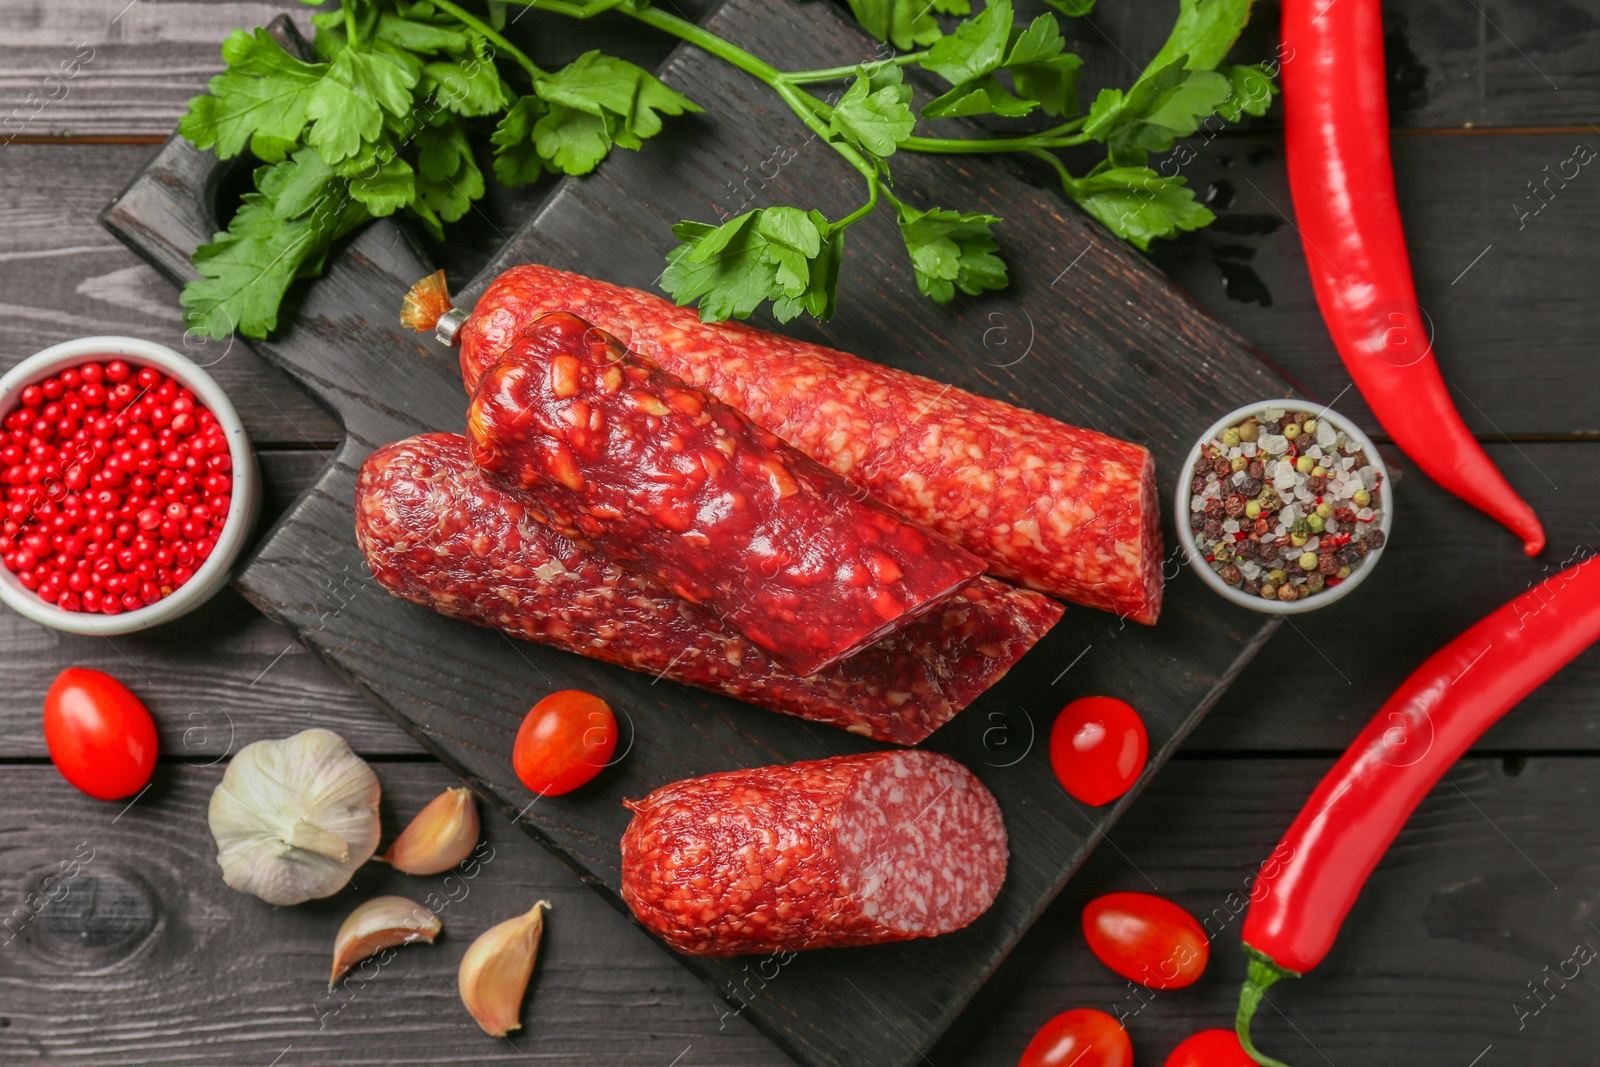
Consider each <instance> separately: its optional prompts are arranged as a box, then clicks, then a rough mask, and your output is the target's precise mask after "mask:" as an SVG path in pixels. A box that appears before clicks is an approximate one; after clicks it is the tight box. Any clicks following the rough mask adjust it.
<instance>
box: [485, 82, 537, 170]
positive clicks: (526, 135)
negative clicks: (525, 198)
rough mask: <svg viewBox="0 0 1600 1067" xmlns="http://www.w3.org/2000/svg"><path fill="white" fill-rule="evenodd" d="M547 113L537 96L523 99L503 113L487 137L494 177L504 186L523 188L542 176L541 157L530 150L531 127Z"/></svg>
mask: <svg viewBox="0 0 1600 1067" xmlns="http://www.w3.org/2000/svg"><path fill="white" fill-rule="evenodd" d="M548 110H549V108H548V107H547V106H546V105H545V102H544V101H543V100H540V99H539V98H538V97H537V96H524V97H522V98H521V99H519V100H518V101H517V102H516V103H514V104H512V105H511V106H510V107H509V108H507V109H506V113H505V114H504V115H502V116H501V118H500V121H499V123H498V124H496V126H495V128H494V133H492V134H490V135H489V141H490V143H491V144H493V145H494V174H495V177H497V178H499V179H500V180H501V181H502V182H504V183H505V184H506V185H526V184H528V183H529V182H531V181H536V180H537V179H538V177H539V175H541V174H543V173H544V171H545V169H546V168H545V162H544V157H543V156H541V155H540V154H539V152H538V149H536V148H535V147H534V143H533V127H534V124H535V123H536V122H538V121H539V119H540V118H542V117H543V116H544V114H545V112H546V111H548Z"/></svg>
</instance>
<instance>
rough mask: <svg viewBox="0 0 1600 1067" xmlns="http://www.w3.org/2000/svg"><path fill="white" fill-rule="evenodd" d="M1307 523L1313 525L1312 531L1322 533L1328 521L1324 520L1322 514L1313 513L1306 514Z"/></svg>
mask: <svg viewBox="0 0 1600 1067" xmlns="http://www.w3.org/2000/svg"><path fill="white" fill-rule="evenodd" d="M1306 525H1307V526H1309V527H1311V532H1312V533H1321V532H1322V528H1323V527H1324V526H1326V525H1327V523H1325V522H1323V521H1322V516H1321V515H1314V514H1313V515H1307V516H1306Z"/></svg>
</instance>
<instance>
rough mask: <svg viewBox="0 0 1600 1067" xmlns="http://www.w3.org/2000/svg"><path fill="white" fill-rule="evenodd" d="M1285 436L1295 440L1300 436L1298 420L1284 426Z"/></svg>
mask: <svg viewBox="0 0 1600 1067" xmlns="http://www.w3.org/2000/svg"><path fill="white" fill-rule="evenodd" d="M1283 436H1285V437H1287V438H1288V439H1289V440H1291V441H1293V440H1294V439H1295V438H1296V437H1299V436H1300V424H1299V423H1297V422H1291V423H1286V424H1285V425H1284V427H1283Z"/></svg>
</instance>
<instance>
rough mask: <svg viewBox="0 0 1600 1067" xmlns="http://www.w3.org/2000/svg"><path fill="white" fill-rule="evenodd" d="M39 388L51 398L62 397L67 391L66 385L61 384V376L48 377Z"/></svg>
mask: <svg viewBox="0 0 1600 1067" xmlns="http://www.w3.org/2000/svg"><path fill="white" fill-rule="evenodd" d="M39 388H40V389H41V390H43V391H44V395H45V396H46V397H47V398H49V399H51V400H57V399H60V397H61V394H62V393H64V392H66V391H67V390H66V387H65V386H63V385H62V384H61V379H60V378H46V379H45V380H44V382H43V384H41V385H40V386H39Z"/></svg>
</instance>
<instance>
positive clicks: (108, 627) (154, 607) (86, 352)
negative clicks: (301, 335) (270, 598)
mask: <svg viewBox="0 0 1600 1067" xmlns="http://www.w3.org/2000/svg"><path fill="white" fill-rule="evenodd" d="M95 356H120V357H121V358H122V359H124V360H126V361H127V362H128V363H129V364H131V365H133V366H134V367H154V368H156V369H157V370H159V371H161V372H162V373H163V374H167V375H170V376H171V377H173V378H175V379H177V380H178V381H179V382H181V383H183V384H184V385H185V386H187V387H188V388H189V389H191V390H192V391H193V392H194V395H195V397H196V399H198V400H199V401H200V403H201V404H202V405H204V406H205V407H207V408H210V409H211V413H212V414H213V415H215V416H216V417H217V422H218V423H219V424H221V426H222V429H223V431H224V432H225V433H226V434H227V435H228V448H229V452H230V454H231V456H232V458H233V470H232V471H230V472H229V473H230V474H231V476H232V478H233V491H232V496H231V503H230V504H229V507H228V521H227V522H225V523H224V524H223V526H222V533H221V535H220V536H218V538H217V543H216V547H215V548H213V549H212V552H211V555H210V556H209V557H207V558H206V560H205V561H204V562H203V563H201V564H200V566H199V567H198V568H196V570H195V572H194V575H193V576H192V577H191V578H190V579H189V580H188V581H187V582H185V583H184V584H183V585H181V586H179V587H178V588H177V589H176V590H175V591H174V592H173V594H172V595H171V596H169V597H165V598H163V599H161V600H158V601H156V602H155V603H154V604H150V605H147V606H145V607H142V608H138V609H136V610H134V611H124V612H122V613H121V614H119V615H100V614H97V613H93V614H92V613H90V612H86V611H64V610H62V609H61V608H58V607H56V606H55V605H54V604H47V603H45V602H44V601H43V600H40V599H39V598H38V597H37V596H35V595H34V594H32V593H31V592H29V591H28V590H27V589H24V588H23V586H22V583H21V582H19V581H18V580H17V576H16V575H15V574H12V573H11V572H10V571H8V570H6V569H5V568H3V567H0V601H4V602H5V604H6V606H7V607H9V608H11V609H12V610H13V611H15V612H16V613H17V614H19V615H23V616H25V617H27V618H29V619H32V620H33V621H34V622H38V623H43V624H44V625H45V626H50V627H54V628H55V629H57V630H65V631H67V632H69V633H75V634H100V635H102V636H106V637H109V636H111V635H113V634H126V633H132V632H133V631H135V630H145V629H148V628H150V627H152V626H158V625H160V624H161V623H164V622H169V621H171V620H172V619H176V618H177V617H178V616H180V615H184V614H187V613H188V612H190V611H193V610H194V609H195V608H197V607H199V606H200V605H201V604H203V603H205V602H206V601H207V600H209V599H210V598H211V597H212V596H213V595H214V594H215V593H216V592H217V591H218V590H220V589H221V588H222V587H223V586H224V585H226V584H227V582H228V572H229V571H230V570H231V569H232V567H233V563H234V561H235V560H236V559H238V557H239V553H240V551H241V550H242V549H243V548H244V545H245V539H246V538H247V537H248V536H249V535H250V530H251V527H253V526H254V525H255V521H256V511H257V509H258V508H259V507H260V504H261V480H260V478H258V477H257V476H256V460H255V453H254V452H252V451H251V449H250V439H249V437H247V436H246V435H245V432H244V426H243V424H242V423H240V422H239V415H238V413H237V412H235V411H234V410H233V404H232V403H230V402H229V400H228V395H227V394H226V393H224V392H223V391H222V387H221V386H219V385H217V383H216V382H215V381H214V380H212V378H211V375H209V374H207V373H206V372H205V371H203V370H201V369H200V368H199V367H197V366H195V365H194V364H193V363H191V362H190V361H189V360H187V359H185V358H184V357H182V356H180V355H179V354H178V353H176V352H174V351H173V350H172V349H170V348H168V347H167V346H166V345H158V344H156V343H155V342H154V341H142V340H140V339H139V338H137V337H80V338H78V339H77V340H76V341H63V342H62V343H61V344H58V345H51V346H50V347H49V348H47V349H45V350H44V351H43V352H39V353H37V354H35V355H32V356H29V357H28V358H27V359H25V360H23V361H22V362H21V363H19V364H17V365H16V366H15V367H13V368H12V369H11V370H10V372H9V373H7V374H6V375H5V376H4V377H3V378H0V418H3V417H4V416H6V415H9V414H10V413H11V412H12V411H13V410H14V409H15V408H16V407H17V405H18V404H19V403H21V395H20V394H21V392H22V389H23V388H24V387H25V386H29V385H33V384H35V383H37V382H42V381H44V380H45V379H46V378H49V377H51V376H53V375H55V374H56V373H58V372H60V371H63V370H65V369H67V368H68V367H75V366H78V365H79V364H82V363H87V362H89V360H90V359H91V357H95Z"/></svg>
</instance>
